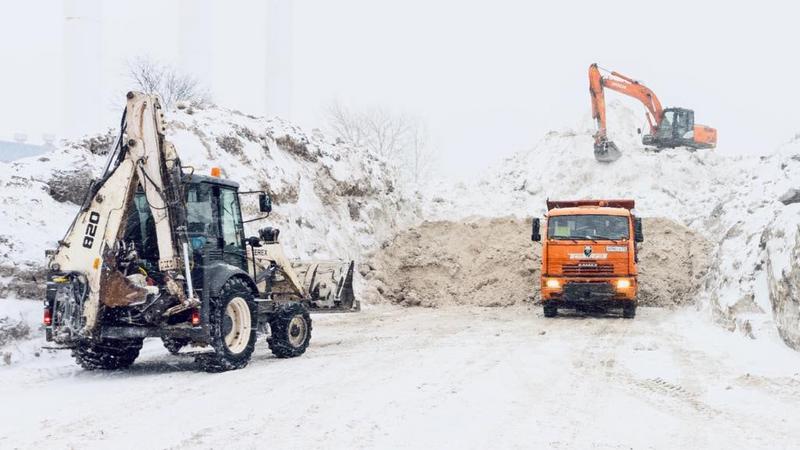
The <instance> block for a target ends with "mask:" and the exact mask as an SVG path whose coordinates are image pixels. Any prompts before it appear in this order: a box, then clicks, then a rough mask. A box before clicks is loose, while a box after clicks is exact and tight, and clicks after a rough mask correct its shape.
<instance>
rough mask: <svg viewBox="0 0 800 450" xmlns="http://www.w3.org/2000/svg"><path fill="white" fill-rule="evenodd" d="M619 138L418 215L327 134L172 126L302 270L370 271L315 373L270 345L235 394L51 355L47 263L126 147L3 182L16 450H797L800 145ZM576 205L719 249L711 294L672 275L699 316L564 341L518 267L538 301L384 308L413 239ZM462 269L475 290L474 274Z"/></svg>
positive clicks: (677, 307) (147, 353)
mask: <svg viewBox="0 0 800 450" xmlns="http://www.w3.org/2000/svg"><path fill="white" fill-rule="evenodd" d="M609 117H610V118H613V121H612V123H611V126H610V129H611V130H615V131H617V134H614V135H612V136H611V137H612V138H613V139H614V140H615V142H616V143H617V144H618V145H619V146H620V148H621V149H622V150H623V154H624V155H623V157H622V158H621V159H620V160H618V161H616V162H614V163H611V164H600V163H598V162H596V161H595V160H594V158H593V155H592V150H591V149H592V139H591V122H590V121H589V120H582V121H580V122H579V123H578V124H576V125H574V126H572V127H569V128H564V129H561V130H555V131H552V132H550V133H548V134H547V135H545V136H543V137H542V138H541V140H540V141H539V142H537V143H535V144H534V145H532V146H531V147H530V148H529V149H528V150H526V151H522V152H519V153H517V154H515V155H513V156H512V157H510V158H508V159H505V160H501V161H497V163H496V164H495V165H494V166H493V167H491V168H489V169H487V170H486V172H485V174H483V175H482V176H481V177H479V178H478V179H475V180H472V181H470V182H462V183H448V182H445V181H442V182H440V183H435V184H433V185H432V186H431V187H430V189H428V190H426V191H425V192H410V191H408V190H407V189H404V188H403V187H401V186H399V185H398V184H397V183H396V182H395V181H394V180H395V176H394V174H393V171H392V169H391V167H390V165H388V164H387V163H386V162H385V161H383V160H382V159H381V158H380V157H378V156H376V155H373V154H371V153H370V152H368V151H367V150H365V149H362V148H355V147H352V146H349V145H347V144H346V143H343V142H341V141H340V140H338V139H336V138H335V137H333V136H326V135H324V134H323V133H321V132H319V131H317V130H311V131H308V130H303V129H300V128H299V127H296V126H294V125H292V124H290V123H287V122H285V121H282V120H280V119H264V118H258V117H253V116H248V115H245V114H242V113H239V112H236V111H230V110H226V109H224V108H217V107H209V108H205V109H193V108H182V109H180V110H175V111H171V112H169V114H168V120H169V121H170V124H169V130H168V138H169V139H170V140H171V141H172V142H173V143H175V145H176V147H177V149H178V151H179V153H180V155H181V158H182V162H183V163H184V164H186V165H191V166H193V167H194V170H196V171H198V172H205V171H208V170H209V169H210V167H212V166H218V167H221V168H222V170H223V175H224V176H226V177H228V178H231V179H234V180H237V181H239V182H240V183H241V184H242V186H243V188H245V189H265V190H267V191H268V192H270V194H271V195H272V197H273V199H274V200H275V212H274V213H273V215H272V216H271V217H270V218H269V222H270V225H273V226H277V227H279V228H281V230H282V232H281V236H282V237H283V244H284V246H286V248H287V251H288V252H289V253H290V254H291V255H292V256H294V257H297V258H311V257H314V258H331V257H339V258H353V259H355V260H356V261H357V262H358V264H359V275H358V277H357V286H356V289H357V295H359V296H360V297H361V298H362V311H360V312H357V313H348V314H319V315H314V316H313V320H314V329H313V337H312V341H311V346H310V347H309V349H308V351H307V352H306V353H305V354H304V355H302V356H301V357H298V358H294V359H289V360H284V359H277V358H274V357H273V356H272V355H271V354H270V352H269V350H268V349H267V345H266V343H265V342H264V338H260V339H261V340H260V345H259V346H258V347H257V350H256V353H255V355H254V357H253V359H252V361H251V362H250V364H249V365H248V366H247V367H246V368H244V369H242V370H238V371H234V372H227V373H222V374H207V373H204V372H202V371H200V370H199V369H198V367H197V366H196V364H195V363H194V360H193V358H192V357H191V356H190V355H178V356H172V355H169V354H168V353H167V351H166V350H165V349H164V348H163V346H162V345H161V343H160V342H159V341H158V340H148V341H146V343H145V347H144V349H143V350H142V353H141V356H140V357H139V359H137V361H136V363H134V365H133V366H132V367H131V368H130V369H127V370H123V371H118V372H102V371H85V370H82V369H80V368H79V367H78V366H76V365H75V364H74V362H73V361H72V359H71V357H70V355H69V352H68V351H64V350H54V349H50V348H48V344H47V343H46V342H45V341H44V338H43V331H42V329H41V327H40V325H39V324H40V320H41V314H42V304H41V298H42V287H43V286H42V283H43V276H44V270H43V265H44V263H45V261H44V251H45V250H46V249H48V248H52V247H54V246H55V243H56V241H57V240H58V239H60V238H61V237H62V236H63V234H64V232H65V231H66V228H67V226H68V224H69V223H70V222H71V220H72V218H73V217H74V215H75V213H76V212H77V209H78V205H77V203H80V201H81V199H82V198H81V193H82V192H83V191H84V190H85V188H86V186H87V184H88V180H90V179H91V178H92V177H98V176H99V175H100V173H101V172H102V169H103V167H104V163H105V160H106V156H107V152H108V151H109V149H110V148H111V146H112V145H113V141H114V139H115V136H114V133H115V131H111V132H109V133H105V134H100V135H97V136H92V137H87V138H86V139H82V140H77V141H74V142H68V143H64V145H63V146H62V147H61V148H59V149H57V150H54V151H53V152H51V153H49V154H46V155H43V156H38V157H32V158H27V159H22V160H17V161H14V162H10V163H0V204H2V209H1V210H0V297H1V298H2V299H1V300H0V356H2V358H0V448H107V447H117V448H142V447H144V448H184V447H189V448H196V447H200V448H226V447H233V448H260V447H272V448H420V447H426V448H770V449H772V448H797V447H798V446H800V444H798V443H800V427H798V426H797V423H798V421H800V353H798V350H800V314H799V313H798V311H800V308H799V307H800V298H799V297H800V294H798V292H800V263H798V261H799V260H800V194H798V193H797V192H796V191H794V189H800V181H799V180H800V139H795V140H788V139H787V143H786V144H785V145H783V146H781V147H780V148H777V149H767V150H765V152H764V154H763V155H754V156H732V155H729V154H726V153H725V149H724V148H722V147H720V148H718V149H714V150H699V151H695V152H690V151H687V150H685V149H674V150H665V151H662V152H658V153H656V152H653V151H649V150H647V149H644V148H642V147H641V145H640V143H639V137H638V136H637V135H636V134H635V133H634V132H633V131H632V130H635V129H636V128H637V126H638V125H639V123H640V122H641V120H640V119H641V117H640V112H638V111H630V110H628V109H627V108H625V107H624V106H623V105H620V104H613V105H611V111H610V113H609ZM578 197H587V198H634V199H636V204H637V208H636V209H637V212H638V214H639V215H641V216H643V217H645V218H646V219H647V218H650V219H653V220H656V219H657V220H659V221H661V222H660V223H663V222H664V221H666V223H670V224H674V227H667V228H666V229H667V230H679V229H685V230H686V232H687V233H691V235H693V236H695V235H696V236H698V237H699V238H701V239H702V240H703V241H704V242H706V243H707V245H705V246H703V247H702V248H703V249H706V250H703V253H704V254H703V255H702V256H703V260H704V261H705V263H704V264H705V265H704V267H703V270H700V271H698V270H695V269H696V268H692V267H679V268H677V269H676V271H677V272H678V273H677V275H683V274H684V271H685V273H686V274H691V280H692V285H693V289H692V290H691V291H690V292H691V294H690V295H689V294H686V292H687V291H681V292H682V294H681V296H682V298H680V299H677V300H680V301H673V302H670V304H669V305H663V306H656V307H650V306H648V307H642V308H640V309H639V312H638V314H637V317H636V319H634V320H622V319H620V318H618V317H609V316H583V315H575V314H570V313H565V314H560V315H559V317H557V318H555V319H545V318H544V317H543V315H542V312H541V306H540V305H539V304H537V303H536V296H535V295H533V293H534V292H535V290H536V288H537V284H538V280H537V279H536V277H535V276H534V272H535V269H536V268H535V267H533V264H534V263H535V261H534V260H533V259H531V258H525V257H524V256H522V257H520V258H518V259H515V260H512V261H506V263H507V264H509V265H510V264H515V263H517V262H519V263H520V264H529V265H531V267H529V268H527V269H525V270H527V273H528V275H529V277H528V278H527V281H524V282H526V283H527V286H528V287H529V289H528V291H529V292H530V293H531V295H530V296H523V295H517V294H514V295H515V296H518V297H520V298H518V299H512V301H507V302H504V303H502V306H494V307H486V306H483V305H484V304H483V303H470V301H469V300H465V301H459V302H456V303H453V302H446V301H440V300H441V299H438V298H426V299H422V300H423V301H420V302H415V303H414V304H421V305H424V306H425V307H422V306H417V307H412V306H408V305H409V303H408V302H399V301H396V299H395V298H394V297H392V296H387V295H384V294H385V293H386V291H385V290H384V289H383V288H382V287H381V283H380V280H379V278H380V276H377V275H375V273H376V268H375V267H373V266H372V265H371V264H372V263H371V261H375V260H380V259H381V258H382V254H381V252H385V251H387V250H386V249H391V248H392V247H393V245H399V243H405V244H403V245H406V246H408V245H412V246H413V245H415V244H414V240H413V239H401V238H399V237H398V236H402V235H403V233H406V232H407V230H409V229H411V230H415V229H420V228H419V227H423V228H424V227H426V223H442V222H450V223H453V224H464V223H467V224H473V225H470V226H473V227H476V226H478V225H475V224H480V223H488V224H493V223H498V222H496V221H493V220H495V219H496V220H512V219H513V220H527V219H529V218H530V217H532V216H542V215H543V214H544V209H545V208H544V201H545V199H547V198H578ZM255 206H256V205H249V204H248V205H245V208H244V210H245V215H248V214H255V213H256V208H255ZM487 218H492V220H487ZM426 221H427V222H426ZM257 226H259V225H255V227H257ZM261 226H263V225H261ZM676 227H677V228H676ZM441 228H447V227H441ZM455 228H456V229H457V227H455ZM249 231H251V232H254V231H255V228H254V229H252V230H249ZM645 233H647V230H646V229H645ZM665 233H666V235H659V236H651V237H653V238H654V239H658V240H661V239H670V238H669V236H667V235H671V236H672V238H671V240H669V241H668V242H669V245H663V244H664V242H661V244H662V245H661V246H660V247H658V245H659V243H658V242H651V243H649V245H651V248H652V247H658V253H657V254H656V255H655V256H654V258H655V259H654V260H653V261H656V263H657V262H658V261H662V262H663V263H664V264H669V263H670V262H671V261H672V259H674V255H677V254H679V253H681V252H684V253H685V252H686V251H687V249H685V248H681V247H682V245H689V244H690V243H689V242H682V241H681V239H678V238H675V236H685V235H686V234H682V233H676V232H673V231H667V232H665ZM418 235H419V236H425V235H424V234H418ZM664 236H667V237H664ZM486 239H487V240H492V236H491V233H486ZM440 241H441V242H440V243H438V244H437V245H444V246H446V245H448V244H447V239H443V240H440ZM648 242H649V241H648V240H647V234H646V241H645V243H643V244H642V245H643V251H644V249H646V248H647V246H648ZM419 245H420V246H421V247H422V246H423V245H427V246H430V245H431V244H430V243H422V242H420V243H419ZM536 245H538V244H536ZM426 248H429V247H426ZM520 248H522V249H523V250H522V251H524V247H520ZM529 249H530V251H531V252H532V253H533V252H534V251H535V250H536V248H535V244H532V243H531V244H530V247H529ZM413 250H414V249H410V250H409V249H406V251H407V252H408V251H413ZM673 250H674V251H673ZM690 250H691V249H690ZM673 253H674V255H673ZM706 253H707V254H706ZM681 254H683V253H681ZM383 259H386V255H383ZM503 262H504V259H503V258H494V264H499V265H502V264H503ZM448 264H451V265H452V267H451V273H452V278H454V279H455V280H459V278H458V277H459V275H460V269H461V268H462V266H463V267H466V264H467V262H466V261H458V260H455V261H451V262H449V263H448ZM651 264H655V263H651ZM684 265H685V264H684ZM492 270H498V267H493V268H492ZM508 270H509V271H512V270H513V271H517V272H519V271H520V268H519V267H509V269H508ZM469 273H470V274H472V273H473V272H472V271H470V272H469ZM647 273H649V272H645V271H643V275H642V276H645V275H646V274H647ZM461 275H463V274H461ZM687 276H688V275H687ZM383 281H386V280H383ZM514 292H516V291H514ZM461 295H463V294H461ZM676 295H677V294H676ZM433 297H435V295H433ZM466 297H469V295H466Z"/></svg>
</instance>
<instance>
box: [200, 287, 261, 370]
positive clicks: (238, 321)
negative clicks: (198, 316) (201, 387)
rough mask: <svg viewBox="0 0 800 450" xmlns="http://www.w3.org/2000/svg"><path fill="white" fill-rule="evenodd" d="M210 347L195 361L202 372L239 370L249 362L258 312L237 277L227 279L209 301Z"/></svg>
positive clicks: (251, 297) (251, 295) (248, 291)
mask: <svg viewBox="0 0 800 450" xmlns="http://www.w3.org/2000/svg"><path fill="white" fill-rule="evenodd" d="M209 318H210V324H209V325H210V326H211V347H212V348H213V349H214V352H213V353H211V354H208V353H206V354H202V355H199V356H198V357H197V362H198V363H199V364H200V367H202V369H203V370H205V371H206V372H225V371H227V370H235V369H241V368H242V367H244V366H246V365H247V363H248V362H250V357H251V356H252V355H253V350H254V349H255V345H256V330H257V329H258V312H257V306H256V303H255V301H253V293H252V292H251V291H250V287H249V286H248V285H247V284H246V283H245V282H244V281H243V280H242V279H239V278H231V279H230V280H228V281H227V282H226V283H225V285H224V286H223V287H222V290H221V291H220V295H219V296H218V297H216V298H212V299H211V302H210V311H209Z"/></svg>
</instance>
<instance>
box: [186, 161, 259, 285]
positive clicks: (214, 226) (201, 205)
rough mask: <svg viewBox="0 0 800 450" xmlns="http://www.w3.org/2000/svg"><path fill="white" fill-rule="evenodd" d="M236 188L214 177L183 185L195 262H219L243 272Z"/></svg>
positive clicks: (190, 243) (244, 255)
mask: <svg viewBox="0 0 800 450" xmlns="http://www.w3.org/2000/svg"><path fill="white" fill-rule="evenodd" d="M238 191H239V185H238V184H237V183H234V182H232V181H227V180H223V179H220V178H214V177H205V176H198V175H194V176H192V178H191V181H189V182H187V184H186V188H185V192H186V219H187V232H188V235H189V245H190V246H191V248H192V252H193V254H194V256H195V262H196V263H197V262H199V261H198V259H202V264H204V265H207V264H209V263H212V262H215V261H219V260H222V261H224V262H225V263H227V264H230V265H232V266H235V267H238V268H240V269H242V270H247V259H246V253H245V240H244V225H243V221H242V212H241V206H240V204H239V194H238Z"/></svg>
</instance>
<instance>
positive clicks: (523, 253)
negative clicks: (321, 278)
mask: <svg viewBox="0 0 800 450" xmlns="http://www.w3.org/2000/svg"><path fill="white" fill-rule="evenodd" d="M645 227H646V229H647V233H648V239H649V241H650V242H652V244H651V245H647V246H643V247H642V249H641V252H640V254H639V260H640V266H639V267H640V270H641V277H640V283H641V285H640V291H639V301H640V304H641V305H643V306H674V305H680V304H686V303H688V302H689V301H691V300H692V299H693V298H694V295H695V294H696V293H697V290H698V289H697V288H698V285H699V282H700V281H701V279H702V277H703V276H704V275H705V273H706V272H707V271H708V253H709V252H710V249H709V247H710V246H709V243H708V241H706V240H705V239H704V238H703V237H701V236H699V235H698V234H697V233H695V232H692V231H691V230H689V229H687V228H686V227H683V226H681V225H679V224H677V223H675V222H672V221H670V220H666V219H656V218H652V219H645ZM530 231H531V222H530V220H522V219H518V218H513V217H503V218H494V219H487V218H469V219H466V220H463V221H458V222H452V221H435V222H424V223H422V224H421V225H419V226H417V227H414V228H411V229H409V230H407V231H403V232H401V233H399V234H398V235H397V236H395V237H394V239H392V240H391V241H389V242H387V243H386V244H385V245H384V246H382V248H381V249H380V250H377V251H376V252H375V254H374V255H373V257H372V258H370V259H369V260H368V262H367V263H366V264H365V265H364V266H362V268H361V270H362V272H363V275H364V279H365V280H367V285H368V287H367V289H366V290H364V291H363V294H362V296H363V297H364V298H365V300H367V301H369V302H371V303H377V302H380V301H382V300H383V299H386V300H388V301H390V302H393V303H398V304H401V305H404V306H417V305H421V306H429V307H439V306H447V305H477V306H509V305H513V304H516V303H522V302H525V301H529V300H534V301H538V287H539V286H538V285H539V274H540V271H541V245H540V244H534V243H533V242H531V240H530Z"/></svg>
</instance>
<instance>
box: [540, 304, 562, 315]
mask: <svg viewBox="0 0 800 450" xmlns="http://www.w3.org/2000/svg"><path fill="white" fill-rule="evenodd" d="M543 309H544V316H545V317H555V316H557V315H558V307H557V306H556V305H551V304H548V303H545V304H544V307H543Z"/></svg>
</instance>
